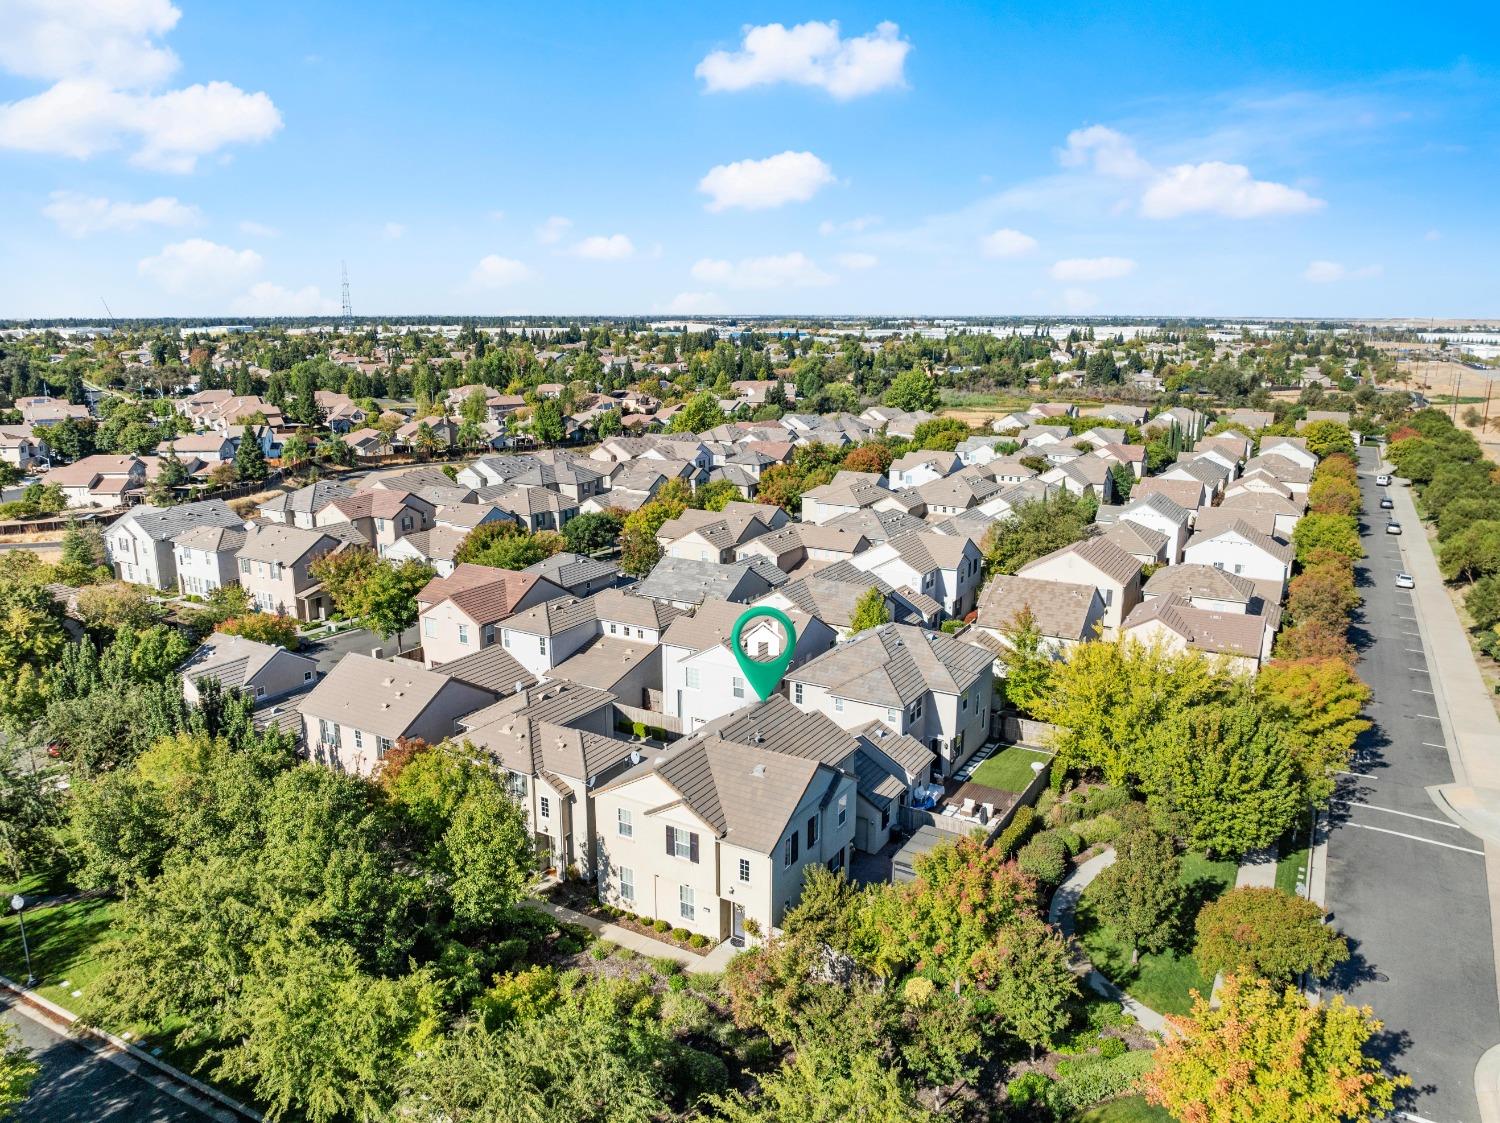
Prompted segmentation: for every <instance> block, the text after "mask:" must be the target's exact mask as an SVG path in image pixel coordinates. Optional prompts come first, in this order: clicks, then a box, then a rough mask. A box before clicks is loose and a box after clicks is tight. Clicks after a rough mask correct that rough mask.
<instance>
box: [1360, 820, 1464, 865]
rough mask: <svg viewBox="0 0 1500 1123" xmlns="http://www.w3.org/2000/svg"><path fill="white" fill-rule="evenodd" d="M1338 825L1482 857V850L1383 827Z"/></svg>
mask: <svg viewBox="0 0 1500 1123" xmlns="http://www.w3.org/2000/svg"><path fill="white" fill-rule="evenodd" d="M1339 825H1340V826H1344V827H1355V828H1357V829H1358V830H1362V831H1374V832H1376V833H1377V834H1393V835H1395V836H1396V837H1397V838H1409V839H1411V840H1412V841H1413V842H1425V843H1426V844H1427V845H1428V846H1441V847H1442V848H1443V849H1444V850H1457V851H1459V852H1460V853H1462V854H1478V855H1479V856H1480V857H1481V858H1483V857H1484V851H1483V850H1472V849H1470V848H1469V847H1467V846H1455V845H1453V843H1451V842H1434V841H1433V840H1432V839H1430V838H1420V837H1418V836H1417V835H1414V834H1406V833H1405V832H1403V831H1391V830H1386V828H1385V827H1372V826H1370V824H1369V823H1340V824H1339Z"/></svg>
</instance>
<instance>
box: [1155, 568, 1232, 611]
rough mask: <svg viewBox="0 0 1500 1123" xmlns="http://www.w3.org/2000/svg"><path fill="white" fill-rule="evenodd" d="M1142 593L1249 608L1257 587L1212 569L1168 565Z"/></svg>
mask: <svg viewBox="0 0 1500 1123" xmlns="http://www.w3.org/2000/svg"><path fill="white" fill-rule="evenodd" d="M1142 592H1143V593H1144V594H1145V595H1146V596H1148V597H1166V596H1177V597H1179V598H1182V599H1191V598H1193V597H1201V598H1203V599H1204V600H1222V601H1232V602H1235V603H1237V604H1249V603H1250V601H1251V600H1252V599H1253V598H1254V597H1255V586H1254V585H1253V584H1251V582H1250V581H1249V579H1248V578H1245V577H1240V576H1238V575H1236V574H1233V573H1229V572H1227V571H1225V570H1222V569H1219V568H1217V567H1216V566H1212V565H1193V564H1191V563H1190V564H1187V565H1168V566H1163V567H1162V568H1161V569H1158V570H1157V571H1156V572H1155V573H1153V574H1152V575H1151V577H1150V579H1149V580H1147V582H1146V587H1145V588H1144V589H1143V590H1142Z"/></svg>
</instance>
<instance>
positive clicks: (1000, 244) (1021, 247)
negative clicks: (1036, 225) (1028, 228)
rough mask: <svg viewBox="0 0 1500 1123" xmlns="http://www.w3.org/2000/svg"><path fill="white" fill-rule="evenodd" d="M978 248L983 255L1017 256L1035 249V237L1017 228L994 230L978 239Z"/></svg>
mask: <svg viewBox="0 0 1500 1123" xmlns="http://www.w3.org/2000/svg"><path fill="white" fill-rule="evenodd" d="M979 249H980V252H982V253H983V254H984V256H985V257H1019V256H1021V255H1022V254H1024V253H1030V252H1031V251H1032V250H1034V249H1036V239H1035V238H1033V237H1032V236H1031V235H1030V234H1022V233H1021V232H1020V231H1019V230H1010V229H1001V230H995V231H992V232H991V233H989V234H986V235H985V236H984V237H982V238H980V239H979Z"/></svg>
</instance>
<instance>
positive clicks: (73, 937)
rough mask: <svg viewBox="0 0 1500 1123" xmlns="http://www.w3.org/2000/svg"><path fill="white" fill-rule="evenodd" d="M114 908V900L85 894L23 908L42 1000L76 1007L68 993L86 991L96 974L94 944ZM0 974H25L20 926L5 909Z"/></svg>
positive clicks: (105, 929)
mask: <svg viewBox="0 0 1500 1123" xmlns="http://www.w3.org/2000/svg"><path fill="white" fill-rule="evenodd" d="M117 908H119V903H118V902H117V901H112V900H109V899H107V898H104V897H91V898H89V899H87V900H82V901H73V902H72V903H70V904H66V905H57V906H55V907H53V908H39V909H27V910H26V939H27V942H28V944H29V945H30V947H31V969H32V972H33V973H34V974H35V975H36V977H37V984H38V985H37V990H38V991H39V992H40V993H41V995H42V996H43V997H44V998H48V999H51V1000H52V1001H53V1002H56V1003H57V1004H58V1005H59V1006H64V1007H66V1008H68V1009H70V1010H72V1009H76V1008H77V1006H78V1001H79V999H78V997H77V996H75V995H74V994H73V992H74V991H75V990H76V991H81V992H84V993H87V991H88V987H89V986H90V984H92V983H93V981H94V979H95V978H97V977H98V974H99V959H98V953H99V945H100V943H101V942H102V941H103V940H104V938H105V937H106V936H107V935H108V933H109V929H110V925H111V924H112V923H113V920H114V913H115V910H116V909H117ZM0 974H4V975H6V976H7V977H8V978H11V979H14V980H15V981H16V982H21V981H23V980H24V979H25V978H26V958H25V955H24V953H23V950H22V947H21V929H20V924H19V923H18V921H17V919H16V914H15V913H13V912H11V911H10V910H9V909H8V908H7V909H6V911H5V915H4V917H3V918H0ZM64 983H66V984H67V985H64Z"/></svg>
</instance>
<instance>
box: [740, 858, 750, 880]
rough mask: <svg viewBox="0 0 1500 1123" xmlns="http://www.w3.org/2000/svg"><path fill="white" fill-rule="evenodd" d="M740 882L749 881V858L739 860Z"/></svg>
mask: <svg viewBox="0 0 1500 1123" xmlns="http://www.w3.org/2000/svg"><path fill="white" fill-rule="evenodd" d="M740 880H741V881H749V880H750V859H749V858H741V859H740Z"/></svg>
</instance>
